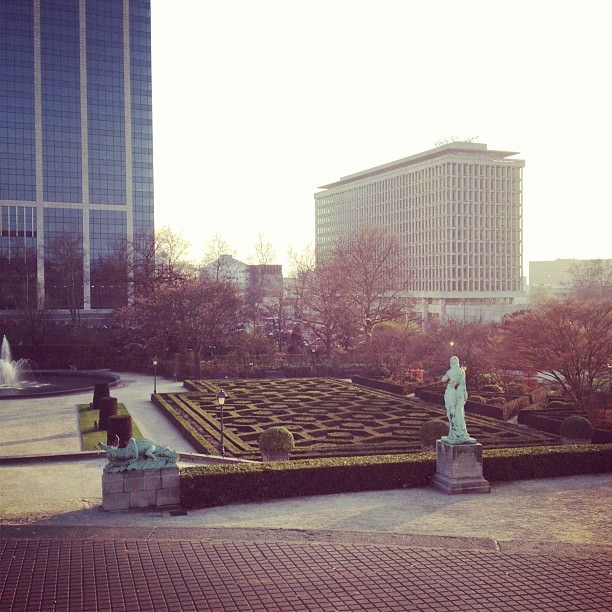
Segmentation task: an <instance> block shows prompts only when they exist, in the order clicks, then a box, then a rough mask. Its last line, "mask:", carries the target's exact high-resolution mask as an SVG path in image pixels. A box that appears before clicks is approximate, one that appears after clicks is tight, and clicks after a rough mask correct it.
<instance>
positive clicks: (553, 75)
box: [151, 0, 612, 273]
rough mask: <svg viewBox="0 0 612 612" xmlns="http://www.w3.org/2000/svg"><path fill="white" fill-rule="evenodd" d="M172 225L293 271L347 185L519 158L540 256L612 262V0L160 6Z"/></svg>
mask: <svg viewBox="0 0 612 612" xmlns="http://www.w3.org/2000/svg"><path fill="white" fill-rule="evenodd" d="M151 4H152V7H151V12H152V43H153V124H154V147H155V149H154V162H155V216H156V226H157V227H161V226H163V225H169V226H171V227H172V228H173V229H174V230H176V231H178V232H180V233H182V234H183V235H184V236H185V238H187V239H188V240H189V241H190V242H191V243H192V245H193V256H194V257H195V258H197V259H200V258H201V256H202V254H203V252H204V250H205V248H206V245H207V244H208V242H209V240H210V239H211V237H212V236H213V235H214V234H218V235H220V236H221V237H222V238H223V239H224V240H226V241H227V242H228V243H230V244H231V245H232V247H233V248H234V249H235V250H236V255H237V257H238V258H240V259H242V260H247V259H248V258H249V257H250V256H253V254H254V245H255V243H256V241H257V236H258V233H259V232H262V233H263V235H264V238H265V239H266V241H268V242H271V243H272V244H273V246H274V249H275V252H276V255H277V260H278V262H279V263H283V264H284V271H285V273H286V272H287V271H288V270H287V250H288V248H289V247H293V248H294V249H296V250H298V251H300V250H302V249H303V248H304V246H305V245H306V244H308V243H314V197H313V194H314V193H315V192H316V191H318V187H319V186H320V185H324V184H326V183H329V182H332V181H335V180H337V179H339V178H340V177H341V176H345V175H347V174H352V173H354V172H357V171H359V170H363V169H366V168H370V167H372V166H376V165H379V164H383V163H386V162H389V161H393V160H395V159H399V158H402V157H407V156H408V155H413V154H415V153H419V152H421V151H424V150H426V149H430V148H433V147H434V146H435V143H436V141H438V140H441V139H444V138H448V137H453V136H454V137H458V138H466V137H475V136H477V137H478V139H477V141H478V142H481V143H486V144H488V146H489V148H494V149H503V150H510V151H519V152H520V155H519V156H517V157H520V158H522V159H525V161H526V167H525V169H524V205H523V211H524V260H525V270H527V264H528V262H529V261H530V260H540V259H555V258H557V257H561V258H570V257H576V258H598V257H606V258H611V257H612V246H611V245H612V239H611V236H612V212H611V211H612V196H611V193H612V190H611V185H612V154H611V149H610V145H611V144H612V119H611V113H612V79H611V74H612V69H611V60H612V36H611V35H610V28H611V24H612V2H609V1H608V0H601V1H597V0H580V1H578V0H576V1H571V2H570V1H565V0H551V1H548V0H511V1H509V0H505V1H503V2H501V1H500V2H498V1H496V0H483V1H478V0H474V1H471V0H439V1H436V0H427V1H425V2H423V1H413V0H152V2H151Z"/></svg>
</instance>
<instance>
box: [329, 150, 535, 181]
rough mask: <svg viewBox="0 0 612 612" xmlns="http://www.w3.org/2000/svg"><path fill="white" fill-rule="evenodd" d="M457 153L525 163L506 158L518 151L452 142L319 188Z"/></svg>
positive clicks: (520, 161)
mask: <svg viewBox="0 0 612 612" xmlns="http://www.w3.org/2000/svg"><path fill="white" fill-rule="evenodd" d="M457 154H461V155H462V156H465V155H468V156H471V157H474V158H481V159H486V160H487V161H491V160H495V161H499V162H512V163H513V164H519V165H520V166H521V167H522V166H524V165H525V162H524V160H521V159H511V160H508V159H506V158H507V157H512V156H513V155H518V151H501V150H498V149H495V150H493V149H491V150H489V149H488V147H487V145H486V144H484V143H479V142H452V143H448V144H444V145H442V146H439V147H436V148H434V149H429V150H427V151H423V152H422V153H416V154H415V155H410V156H408V157H403V158H402V159H397V160H395V161H392V162H388V163H386V164H382V165H380V166H374V167H373V168H368V169H366V170H361V171H360V172H356V173H354V174H349V175H347V176H343V177H341V178H340V180H338V181H335V182H333V183H329V184H327V185H321V186H320V187H319V189H333V188H334V187H341V186H343V185H346V184H348V183H353V182H355V181H360V180H363V179H367V178H372V177H375V176H379V175H383V174H387V173H389V172H393V171H395V170H400V169H402V168H406V167H408V166H413V165H416V164H419V163H421V162H424V161H429V160H431V159H435V158H437V157H443V156H448V155H457Z"/></svg>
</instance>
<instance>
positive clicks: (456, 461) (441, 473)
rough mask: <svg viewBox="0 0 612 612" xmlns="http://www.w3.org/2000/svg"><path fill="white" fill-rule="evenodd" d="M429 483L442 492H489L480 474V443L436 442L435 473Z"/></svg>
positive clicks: (487, 484) (486, 482) (485, 481)
mask: <svg viewBox="0 0 612 612" xmlns="http://www.w3.org/2000/svg"><path fill="white" fill-rule="evenodd" d="M431 484H432V486H433V487H435V488H436V489H439V490H440V491H444V493H450V494H454V493H489V492H490V491H491V486H490V485H489V482H488V481H487V480H485V479H484V477H483V475H482V444H478V443H471V444H448V442H444V441H442V440H438V441H437V442H436V473H435V474H434V476H433V478H432V479H431Z"/></svg>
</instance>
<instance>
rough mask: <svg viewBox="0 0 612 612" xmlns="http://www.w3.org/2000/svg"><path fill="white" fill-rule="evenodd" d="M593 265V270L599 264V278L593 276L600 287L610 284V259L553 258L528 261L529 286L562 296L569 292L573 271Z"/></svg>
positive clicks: (611, 268)
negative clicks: (600, 275)
mask: <svg viewBox="0 0 612 612" xmlns="http://www.w3.org/2000/svg"><path fill="white" fill-rule="evenodd" d="M585 265H589V266H594V268H592V271H593V272H595V271H596V270H597V267H598V266H601V268H600V269H601V273H602V277H601V278H593V279H592V280H593V282H595V283H599V286H600V288H602V289H603V287H604V286H606V285H607V286H608V287H609V285H610V281H611V280H612V278H610V271H612V259H555V260H553V261H530V262H529V287H530V288H531V289H538V288H539V289H544V290H546V291H547V292H549V293H550V295H551V296H553V297H564V296H566V295H568V294H569V291H570V287H571V286H572V283H573V282H574V272H575V271H576V270H580V268H581V267H583V266H585Z"/></svg>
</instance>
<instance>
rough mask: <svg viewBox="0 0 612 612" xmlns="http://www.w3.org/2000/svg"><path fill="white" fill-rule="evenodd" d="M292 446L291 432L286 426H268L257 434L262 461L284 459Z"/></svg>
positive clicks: (287, 457) (293, 443) (293, 444)
mask: <svg viewBox="0 0 612 612" xmlns="http://www.w3.org/2000/svg"><path fill="white" fill-rule="evenodd" d="M294 448H295V440H294V439H293V434H292V433H291V432H290V431H289V430H288V429H287V428H286V427H270V429H266V430H265V431H264V432H263V433H262V434H261V436H259V450H260V451H261V456H262V459H263V460H264V461H286V460H287V459H289V453H290V452H291V451H292V450H293V449H294Z"/></svg>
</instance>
